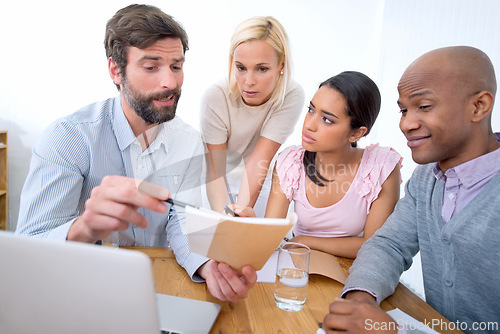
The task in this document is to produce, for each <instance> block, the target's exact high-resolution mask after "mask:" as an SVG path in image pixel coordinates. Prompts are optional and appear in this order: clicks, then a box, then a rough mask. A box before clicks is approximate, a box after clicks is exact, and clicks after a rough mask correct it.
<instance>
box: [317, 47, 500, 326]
mask: <svg viewBox="0 0 500 334" xmlns="http://www.w3.org/2000/svg"><path fill="white" fill-rule="evenodd" d="M496 88H497V87H496V79H495V72H494V69H493V65H492V63H491V61H490V59H489V58H488V56H487V55H486V54H484V53H483V52H482V51H480V50H478V49H475V48H471V47H464V46H460V47H448V48H442V49H437V50H433V51H431V52H428V53H426V54H424V55H423V56H421V57H420V58H418V59H417V60H416V61H415V62H413V63H412V64H411V65H410V66H409V67H408V69H407V70H406V71H405V72H404V74H403V76H402V77H401V80H400V82H399V85H398V91H399V99H398V105H399V107H400V109H401V121H400V124H399V126H400V128H401V131H402V132H403V133H404V135H405V137H406V139H407V143H408V147H410V149H411V152H412V158H413V160H415V162H417V163H418V164H420V166H418V167H417V168H416V169H415V171H414V173H413V175H412V177H411V178H410V180H409V181H408V183H407V184H406V188H405V197H404V198H402V199H401V200H399V202H398V203H397V205H396V208H395V209H394V212H393V214H392V215H391V216H390V217H389V218H388V219H387V221H386V222H385V224H384V226H383V227H382V228H381V229H380V230H378V231H377V233H376V234H375V235H374V236H373V237H372V238H371V239H369V240H368V241H367V242H365V244H364V245H363V246H362V248H361V250H360V251H359V253H358V256H357V259H356V261H355V262H354V264H353V265H352V267H351V270H350V276H349V278H348V279H347V281H346V283H345V288H344V291H343V292H342V297H344V299H340V298H339V299H336V300H335V301H334V302H333V303H332V304H330V313H329V314H327V315H326V316H325V319H324V324H323V328H324V329H325V331H326V333H336V332H335V330H338V331H347V332H349V333H397V332H398V330H399V331H400V333H402V332H405V329H404V328H403V327H404V326H402V325H404V324H402V323H398V324H396V323H395V322H394V321H393V319H392V318H390V317H389V316H388V315H387V314H386V313H385V312H384V311H383V310H382V309H381V308H380V307H379V305H378V304H379V303H380V302H381V301H382V300H384V299H385V298H386V297H388V296H389V295H390V294H392V293H393V292H394V289H395V288H396V286H397V284H398V282H399V278H400V275H401V273H402V272H403V271H404V270H407V269H408V268H409V267H410V266H411V263H412V259H413V256H415V254H416V253H417V252H418V251H420V254H421V258H422V271H423V277H424V288H425V296H426V301H427V303H429V304H430V305H431V306H432V307H434V308H435V309H436V310H437V311H438V312H440V313H441V314H443V315H444V316H445V317H446V318H448V319H449V320H450V321H452V322H453V323H455V325H457V328H459V329H461V330H463V331H464V332H466V333H493V332H495V333H498V332H499V330H500V328H499V326H500V325H499V322H500V286H499V284H498V279H499V277H500V241H499V240H500V173H499V170H500V150H499V148H500V143H499V140H500V134H498V133H496V134H495V133H493V131H492V126H491V112H492V108H493V104H494V100H495V93H496ZM427 320H428V321H431V320H432V319H427ZM397 325H399V326H397ZM431 325H432V323H431ZM444 326H445V325H443V324H440V323H436V326H434V329H435V330H437V331H438V332H441V330H445V329H446V328H445V327H444ZM398 327H399V328H398ZM441 327H442V328H441Z"/></svg>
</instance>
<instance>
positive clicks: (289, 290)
mask: <svg viewBox="0 0 500 334" xmlns="http://www.w3.org/2000/svg"><path fill="white" fill-rule="evenodd" d="M309 254H310V249H309V247H307V246H306V245H302V244H299V243H296V242H286V243H284V244H282V245H281V247H280V248H279V251H278V264H277V267H276V281H275V283H274V301H275V302H276V305H277V306H278V307H279V308H280V309H282V310H285V311H291V312H296V311H300V310H301V309H302V307H303V306H304V303H305V302H306V297H307V283H308V280H309Z"/></svg>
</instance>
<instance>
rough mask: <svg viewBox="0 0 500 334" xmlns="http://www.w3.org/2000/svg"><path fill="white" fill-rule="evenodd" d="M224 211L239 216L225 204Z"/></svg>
mask: <svg viewBox="0 0 500 334" xmlns="http://www.w3.org/2000/svg"><path fill="white" fill-rule="evenodd" d="M224 212H225V213H229V214H230V215H231V216H233V217H239V216H240V215H238V214H237V213H236V212H234V211H233V210H231V209H230V208H229V207H228V206H227V205H224Z"/></svg>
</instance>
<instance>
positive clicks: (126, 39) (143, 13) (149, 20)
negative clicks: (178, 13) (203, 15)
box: [104, 5, 189, 90]
mask: <svg viewBox="0 0 500 334" xmlns="http://www.w3.org/2000/svg"><path fill="white" fill-rule="evenodd" d="M165 37H173V38H179V39H180V40H181V42H182V47H183V49H184V53H185V52H186V51H187V50H188V49H189V47H188V37H187V34H186V31H184V29H183V28H182V26H181V25H180V24H179V23H178V22H177V21H175V20H174V18H173V17H172V16H170V15H168V14H165V13H164V12H162V11H161V10H160V9H159V8H158V7H155V6H150V5H130V6H127V7H125V8H122V9H120V10H119V11H117V12H116V14H115V15H114V16H113V17H112V18H111V19H110V20H109V21H108V23H107V24H106V34H105V36H104V48H105V49H106V57H107V58H110V57H111V59H112V60H113V61H115V62H116V65H117V66H118V68H119V70H120V73H122V75H125V67H126V66H127V47H128V46H134V47H136V48H139V49H145V48H147V47H149V46H150V45H152V44H154V43H155V42H156V41H157V40H159V39H162V38H165ZM116 87H117V88H118V90H120V86H118V85H116Z"/></svg>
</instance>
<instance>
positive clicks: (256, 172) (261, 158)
mask: <svg viewBox="0 0 500 334" xmlns="http://www.w3.org/2000/svg"><path fill="white" fill-rule="evenodd" d="M303 104H304V91H303V89H302V87H300V86H299V85H298V84H297V83H296V82H294V81H293V80H292V59H291V54H290V46H289V41H288V37H287V34H286V32H285V30H284V29H283V27H282V25H281V24H280V23H279V22H278V21H277V20H276V19H275V18H273V17H253V18H250V19H248V20H246V21H244V22H242V23H240V24H239V25H238V27H237V28H236V30H235V31H234V33H233V36H232V38H231V45H230V52H229V75H228V78H227V79H226V80H224V81H223V82H219V83H217V84H215V85H213V86H212V87H210V88H209V89H208V90H207V91H206V93H205V95H204V97H203V100H202V107H201V120H200V121H201V124H200V128H201V131H202V134H203V138H204V141H205V143H206V147H207V150H208V152H209V155H208V156H209V159H208V161H207V197H208V200H209V202H210V206H211V208H212V209H213V210H215V211H219V212H222V211H223V207H224V205H226V204H229V203H231V202H237V204H238V205H241V206H244V207H247V206H250V207H254V209H255V210H256V212H257V213H260V212H262V214H263V213H264V210H265V206H266V202H267V196H268V193H269V190H268V189H269V184H270V182H268V181H270V178H269V177H267V176H268V170H269V166H270V164H271V161H272V159H273V157H274V156H275V154H276V152H277V151H278V149H279V148H280V146H281V144H283V143H284V142H285V140H286V139H287V138H288V136H289V135H290V134H291V133H292V131H293V128H294V126H295V124H296V123H297V120H298V118H299V115H300V111H301V109H302V108H303ZM266 180H267V181H266ZM263 187H264V189H266V190H263ZM261 193H262V195H260V194H261ZM259 195H260V196H259ZM256 203H257V204H256Z"/></svg>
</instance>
